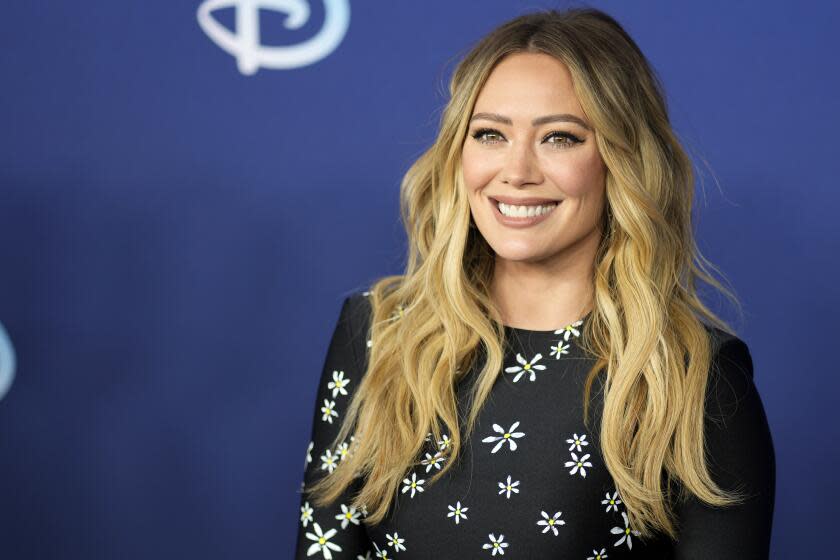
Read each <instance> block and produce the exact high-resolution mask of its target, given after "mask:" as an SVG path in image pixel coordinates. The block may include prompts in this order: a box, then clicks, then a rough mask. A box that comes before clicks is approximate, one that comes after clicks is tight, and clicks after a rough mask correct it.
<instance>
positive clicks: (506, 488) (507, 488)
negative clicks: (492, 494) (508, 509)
mask: <svg viewBox="0 0 840 560" xmlns="http://www.w3.org/2000/svg"><path fill="white" fill-rule="evenodd" d="M517 486H519V481H518V480H517V481H516V482H511V481H510V475H508V477H507V483H504V482H500V483H499V488H501V490H499V494H504V493H507V496H505V497H506V498H508V499H510V493H511V492H514V493H515V494H519V488H517Z"/></svg>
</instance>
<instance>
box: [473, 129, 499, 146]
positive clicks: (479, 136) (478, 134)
mask: <svg viewBox="0 0 840 560" xmlns="http://www.w3.org/2000/svg"><path fill="white" fill-rule="evenodd" d="M486 135H490V136H498V137H501V138H504V136H502V133H501V132H499V131H498V130H495V129H493V128H479V129H478V130H476V131H475V132H474V133H473V135H472V137H473V138H475V139H476V140H478V141H479V142H481V143H482V144H495V143H496V142H497V140H487V139H486Z"/></svg>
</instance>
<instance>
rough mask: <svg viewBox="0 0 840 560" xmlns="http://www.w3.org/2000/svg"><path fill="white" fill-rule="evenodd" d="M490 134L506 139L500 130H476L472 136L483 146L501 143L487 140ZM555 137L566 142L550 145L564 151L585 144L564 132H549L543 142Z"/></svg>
mask: <svg viewBox="0 0 840 560" xmlns="http://www.w3.org/2000/svg"><path fill="white" fill-rule="evenodd" d="M489 134H492V135H495V136H498V137H500V138H504V136H503V135H502V133H501V132H499V131H498V130H496V129H495V128H480V129H478V130H476V131H475V132H474V133H473V134H471V136H472V137H473V138H474V139H475V140H477V141H478V142H481V143H482V144H496V143H497V142H499V140H487V139H486V138H485V135H489ZM555 136H556V137H557V138H561V139H565V141H560V142H548V143H549V144H553V145H554V147H556V148H557V149H561V150H562V149H566V148H571V147H574V146H575V145H577V144H582V143H583V140H581V139H580V138H578V137H577V136H575V135H574V134H572V133H571V132H565V131H562V130H552V131H551V132H549V133H548V134H546V135H545V136H544V137H543V139H542V141H543V142H546V141H547V140H549V139H551V138H552V137H555Z"/></svg>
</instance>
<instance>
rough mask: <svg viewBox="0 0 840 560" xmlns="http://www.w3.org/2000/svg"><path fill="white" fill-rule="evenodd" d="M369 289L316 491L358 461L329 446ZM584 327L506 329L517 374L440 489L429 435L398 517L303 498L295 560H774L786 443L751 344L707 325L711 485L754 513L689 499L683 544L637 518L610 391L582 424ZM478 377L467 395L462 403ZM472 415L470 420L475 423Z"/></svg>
mask: <svg viewBox="0 0 840 560" xmlns="http://www.w3.org/2000/svg"><path fill="white" fill-rule="evenodd" d="M366 296H367V292H364V293H355V294H353V295H351V296H349V297H348V298H346V299H345V300H344V304H343V307H342V309H341V314H340V316H339V319H338V323H337V325H336V328H335V332H334V334H333V337H332V340H331V342H330V346H329V350H328V353H327V356H326V360H325V363H324V368H323V372H322V374H321V379H320V382H319V385H318V392H317V404H316V406H315V413H314V416H313V420H312V422H313V426H312V438H311V440H312V441H311V442H310V444H309V448H308V450H307V453H306V462H305V473H304V482H305V483H307V484H308V483H310V482H312V481H313V480H315V479H316V478H317V477H320V476H326V475H328V474H329V473H331V472H332V469H333V468H334V465H335V464H336V462H337V461H340V460H341V458H342V457H343V456H344V454H345V453H346V452H347V444H348V443H349V442H345V444H342V445H341V446H339V448H338V449H327V448H326V446H327V445H328V443H329V442H330V441H331V440H332V438H333V437H334V436H335V434H336V433H337V430H338V426H339V423H340V421H341V420H342V414H343V413H344V411H345V407H346V405H347V403H348V402H349V400H350V397H351V396H352V394H353V391H354V390H355V388H356V387H357V386H358V384H359V375H360V372H364V367H363V366H364V365H365V364H366V361H365V360H366V351H367V347H368V345H369V341H367V340H366V336H365V335H366V332H367V331H366V329H367V325H368V321H369V313H370V304H369V301H368V298H367V297H366ZM587 319H588V315H587V316H585V317H584V318H582V319H581V320H580V321H578V322H576V323H573V324H571V325H569V326H567V327H565V328H562V329H559V330H557V331H530V330H525V329H518V328H513V327H505V328H506V329H507V331H508V334H510V335H511V339H510V348H509V350H508V352H506V355H505V361H504V371H503V372H502V374H501V375H500V376H499V378H498V379H497V381H496V384H495V385H494V388H493V391H492V393H491V395H490V398H489V399H488V400H487V401H486V403H485V405H484V408H483V410H482V411H481V413H480V415H479V418H478V423H477V425H476V429H475V432H474V433H473V434H472V435H471V437H470V438H469V439H468V440H466V441H465V445H464V446H463V447H462V455H461V456H460V457H459V458H458V463H457V464H456V465H455V466H454V467H453V469H452V470H450V471H449V473H447V474H446V475H444V477H443V478H441V479H440V480H439V481H438V482H437V483H436V484H432V485H430V484H428V483H427V482H426V479H428V478H430V477H431V475H432V474H433V473H434V471H435V470H436V469H439V468H441V467H442V459H441V455H440V454H439V453H440V451H441V450H443V449H445V448H446V446H447V445H449V441H448V436H446V435H444V438H443V440H441V441H432V440H431V438H427V449H426V450H425V452H424V453H423V454H422V455H423V457H424V459H423V464H422V465H421V466H419V467H418V468H415V469H413V470H412V471H411V472H409V473H408V474H407V476H406V477H405V479H404V481H403V483H402V484H401V485H400V489H399V491H398V493H397V495H396V496H395V498H394V502H395V503H394V504H393V505H392V507H391V509H390V511H389V515H388V517H386V519H385V521H383V523H381V524H380V525H378V526H371V527H367V526H366V525H365V523H364V521H363V520H364V516H365V513H366V512H364V511H358V510H355V509H352V508H349V503H350V500H349V495H350V494H349V492H350V491H349V490H348V493H347V494H346V496H347V497H346V498H344V499H339V500H337V501H336V502H335V503H334V504H333V505H332V506H331V507H328V508H323V509H321V508H317V509H313V507H312V506H311V505H310V503H309V500H308V498H307V497H306V496H302V497H301V502H300V521H299V524H298V535H297V545H296V552H295V558H296V559H301V558H327V559H329V558H335V559H350V560H359V559H373V558H388V559H402V560H408V559H423V560H426V559H435V560H445V559H456V558H457V559H462V558H470V559H472V558H485V557H491V556H497V555H504V556H505V557H506V558H533V559H543V558H545V559H548V558H552V559H553V558H564V559H565V558H569V559H580V560H586V559H590V560H598V559H609V560H615V559H618V558H680V559H683V558H686V559H687V558H692V559H693V558H709V559H716V560H726V559H735V558H737V559H739V560H745V559H760V558H767V557H768V547H769V541H770V529H771V523H772V516H773V503H774V488H775V460H774V451H773V443H772V440H771V436H770V432H769V430H768V426H767V420H766V417H765V414H764V409H763V406H762V403H761V399H760V397H759V394H758V392H757V391H756V388H755V385H754V384H753V379H752V374H753V371H752V360H751V357H750V353H749V350H748V347H747V345H746V344H745V343H744V342H743V341H742V340H741V339H739V338H737V337H733V336H731V335H728V334H725V333H723V331H720V330H718V329H715V328H711V327H707V328H709V329H710V332H711V334H712V336H713V343H714V344H715V348H716V349H717V350H716V353H715V362H716V363H717V364H718V365H719V370H715V369H713V372H715V373H713V374H712V377H711V378H710V381H709V389H708V392H707V414H708V415H709V419H708V420H707V422H706V438H707V446H708V453H709V459H710V468H711V472H712V476H713V477H714V479H715V481H716V482H718V483H719V484H720V485H721V486H722V487H723V488H724V489H727V490H729V489H734V488H740V489H741V490H742V491H745V492H747V493H748V494H749V496H750V497H749V498H748V499H747V500H746V501H745V502H744V503H743V504H741V505H737V506H734V507H729V508H711V507H708V506H706V505H704V504H703V503H701V502H699V501H696V500H690V501H688V502H686V503H684V504H682V505H681V506H680V507H679V508H678V509H677V513H678V523H679V526H680V537H679V540H678V541H677V542H676V543H671V542H670V540H669V539H667V537H665V536H664V535H662V536H657V537H654V538H650V539H647V540H643V539H642V538H641V537H640V536H639V534H638V533H637V532H636V531H635V530H634V528H633V527H632V526H629V527H628V524H627V516H626V513H625V511H624V504H623V503H622V500H621V496H620V495H619V494H618V493H617V492H616V490H615V487H614V485H613V481H612V478H611V477H610V474H609V472H608V471H607V468H606V466H605V464H604V461H603V458H602V457H601V453H600V449H599V444H598V442H599V437H598V432H597V427H598V426H599V420H600V407H601V406H602V404H603V403H602V401H600V400H599V399H600V393H599V392H598V383H597V382H596V383H594V384H593V387H592V391H593V397H594V398H593V401H592V404H591V408H590V422H589V426H591V427H589V428H588V427H587V426H586V425H585V424H584V421H583V408H582V389H583V382H584V380H585V377H586V373H587V371H588V369H589V366H591V365H592V363H593V361H592V358H591V357H590V356H588V355H585V353H584V352H583V350H582V349H581V348H580V346H579V345H578V343H579V342H580V338H579V337H580V336H581V335H582V326H583V322H584V321H586V320H587ZM476 371H477V369H475V368H474V370H473V371H472V372H470V374H468V375H467V376H465V378H464V380H463V381H462V382H461V384H460V385H459V387H458V395H459V402H461V403H462V404H461V406H462V407H463V406H464V404H463V403H464V402H465V400H464V399H463V397H464V395H466V394H467V393H468V390H469V388H470V383H471V382H472V381H474V378H475V375H474V373H475V372H476ZM464 416H465V415H464V414H463V411H462V414H461V417H462V418H463V417H464Z"/></svg>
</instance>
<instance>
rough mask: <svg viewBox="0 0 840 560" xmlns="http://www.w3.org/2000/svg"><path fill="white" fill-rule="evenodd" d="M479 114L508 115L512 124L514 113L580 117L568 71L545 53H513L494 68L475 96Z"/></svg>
mask: <svg viewBox="0 0 840 560" xmlns="http://www.w3.org/2000/svg"><path fill="white" fill-rule="evenodd" d="M479 111H493V112H498V113H502V114H505V115H511V116H513V117H514V124H516V114H517V113H518V114H520V115H531V114H536V113H540V114H543V113H546V112H549V111H557V112H561V111H562V112H570V113H575V114H578V115H582V114H583V111H582V110H581V108H580V103H579V102H578V98H577V94H576V93H575V90H574V86H573V82H572V75H571V73H570V72H569V69H568V67H567V66H566V65H565V64H564V63H563V62H561V61H560V60H558V59H556V58H554V57H553V56H551V55H548V54H544V53H514V54H510V55H508V56H506V57H505V58H503V59H502V60H501V61H500V62H499V63H498V64H496V66H495V68H493V70H492V72H491V73H490V76H488V78H487V81H486V82H485V84H484V86H483V87H482V88H481V91H480V92H479V94H478V99H477V100H476V104H475V112H479Z"/></svg>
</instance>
